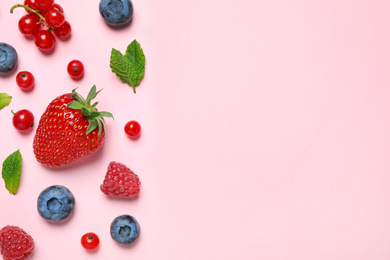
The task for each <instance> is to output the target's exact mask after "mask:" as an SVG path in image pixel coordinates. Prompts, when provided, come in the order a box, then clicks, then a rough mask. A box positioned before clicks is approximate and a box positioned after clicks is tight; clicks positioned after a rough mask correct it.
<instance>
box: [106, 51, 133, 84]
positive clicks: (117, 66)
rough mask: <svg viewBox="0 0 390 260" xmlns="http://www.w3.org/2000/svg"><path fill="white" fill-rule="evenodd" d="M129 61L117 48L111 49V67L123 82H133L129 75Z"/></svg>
mask: <svg viewBox="0 0 390 260" xmlns="http://www.w3.org/2000/svg"><path fill="white" fill-rule="evenodd" d="M129 67H130V65H129V61H128V60H127V59H125V57H124V56H123V55H122V53H120V51H118V50H116V49H114V48H113V49H112V50H111V57H110V68H111V71H112V72H114V73H115V74H116V75H117V76H118V77H119V79H120V80H121V81H122V82H123V83H127V84H129V85H130V84H131V79H130V75H129Z"/></svg>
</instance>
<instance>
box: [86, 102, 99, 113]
mask: <svg viewBox="0 0 390 260" xmlns="http://www.w3.org/2000/svg"><path fill="white" fill-rule="evenodd" d="M98 104H99V102H95V103H93V105H92V106H90V107H89V108H88V110H89V111H92V110H93V109H94V108H95V107H96V106H97V105H98Z"/></svg>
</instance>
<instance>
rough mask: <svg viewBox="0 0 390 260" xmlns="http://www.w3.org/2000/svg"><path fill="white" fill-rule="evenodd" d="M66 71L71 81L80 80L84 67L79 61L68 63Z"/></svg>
mask: <svg viewBox="0 0 390 260" xmlns="http://www.w3.org/2000/svg"><path fill="white" fill-rule="evenodd" d="M67 69H68V74H69V75H70V76H71V77H72V79H80V78H81V77H82V76H83V75H84V65H83V63H82V62H81V61H79V60H72V61H71V62H69V64H68V68H67Z"/></svg>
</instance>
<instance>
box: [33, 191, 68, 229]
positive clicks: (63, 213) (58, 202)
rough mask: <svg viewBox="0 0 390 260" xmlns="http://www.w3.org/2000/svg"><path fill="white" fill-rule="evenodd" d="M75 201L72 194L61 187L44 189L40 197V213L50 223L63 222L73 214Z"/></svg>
mask: <svg viewBox="0 0 390 260" xmlns="http://www.w3.org/2000/svg"><path fill="white" fill-rule="evenodd" d="M74 206H75V199H74V196H73V194H72V192H71V191H70V190H69V189H68V188H66V187H64V186H61V185H53V186H50V187H47V188H46V189H44V190H43V191H42V192H41V194H39V197H38V212H39V215H41V217H42V218H44V219H46V220H47V221H49V222H61V221H64V220H65V219H67V218H68V217H69V216H70V214H71V213H72V212H73V209H74Z"/></svg>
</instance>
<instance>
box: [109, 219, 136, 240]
mask: <svg viewBox="0 0 390 260" xmlns="http://www.w3.org/2000/svg"><path fill="white" fill-rule="evenodd" d="M110 231H111V237H112V239H114V240H115V241H116V242H118V243H120V244H122V245H129V244H131V243H133V242H134V241H135V240H136V239H137V238H138V236H139V233H140V231H141V229H140V227H139V224H138V222H137V220H136V219H135V218H134V217H133V216H130V215H121V216H118V217H116V218H115V219H114V220H113V221H112V223H111V228H110Z"/></svg>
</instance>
